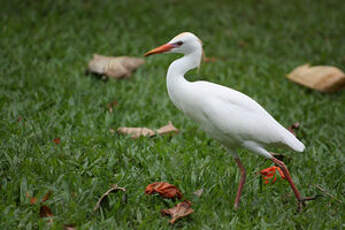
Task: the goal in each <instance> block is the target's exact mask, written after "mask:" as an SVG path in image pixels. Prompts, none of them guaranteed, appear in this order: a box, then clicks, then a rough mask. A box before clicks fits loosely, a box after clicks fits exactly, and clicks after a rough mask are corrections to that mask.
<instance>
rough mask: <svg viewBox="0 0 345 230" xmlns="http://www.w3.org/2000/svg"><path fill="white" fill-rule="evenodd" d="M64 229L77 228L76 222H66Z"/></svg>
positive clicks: (72, 229)
mask: <svg viewBox="0 0 345 230" xmlns="http://www.w3.org/2000/svg"><path fill="white" fill-rule="evenodd" d="M63 229H64V230H75V229H76V227H75V224H65V225H64V226H63Z"/></svg>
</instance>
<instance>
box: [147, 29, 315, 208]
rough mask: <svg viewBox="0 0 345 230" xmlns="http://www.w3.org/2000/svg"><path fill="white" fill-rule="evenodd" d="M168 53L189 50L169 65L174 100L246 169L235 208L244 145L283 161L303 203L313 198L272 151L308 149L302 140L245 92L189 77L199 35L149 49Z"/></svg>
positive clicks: (199, 48)
mask: <svg viewBox="0 0 345 230" xmlns="http://www.w3.org/2000/svg"><path fill="white" fill-rule="evenodd" d="M163 52H166V53H182V54H184V56H183V57H181V58H179V59H177V60H175V61H174V62H173V63H171V65H170V66H169V69H168V73H167V87H168V93H169V97H170V99H171V101H172V102H173V103H174V104H175V106H176V107H177V108H179V109H180V110H181V111H183V112H184V113H185V114H186V115H187V116H189V117H190V118H191V119H192V120H194V121H195V122H197V123H198V124H199V125H200V127H201V129H202V130H204V131H205V132H206V133H207V134H208V135H209V136H211V137H213V138H214V139H216V140H218V141H219V142H220V143H222V144H223V145H224V146H225V147H226V148H227V150H228V152H229V153H231V155H232V156H233V157H234V159H235V161H236V163H237V166H238V167H239V169H240V171H241V178H240V183H239V186H238V190H237V195H236V199H235V204H234V207H235V209H236V208H237V207H238V205H239V202H240V197H241V192H242V189H243V185H244V183H245V180H246V170H245V168H244V167H243V165H242V163H241V160H240V157H239V156H238V154H237V152H236V151H237V149H239V148H245V149H248V150H250V151H251V152H254V153H257V154H259V155H261V156H264V157H265V158H267V159H270V160H271V161H273V162H274V163H275V164H276V165H278V166H279V167H280V168H281V169H282V171H283V173H284V175H285V177H286V179H287V180H288V182H289V184H290V186H291V188H292V190H293V192H294V194H295V196H296V198H297V201H298V204H299V207H301V205H302V204H304V201H305V200H308V199H310V198H302V197H301V195H300V192H299V191H298V190H297V188H296V186H295V184H294V182H293V181H292V178H291V176H290V173H289V171H288V169H287V167H286V166H285V164H284V162H282V161H280V160H278V159H276V158H275V157H274V156H273V155H272V154H271V153H270V152H268V151H267V148H268V147H269V146H280V147H287V148H289V149H291V150H294V151H297V152H303V151H304V148H305V147H304V144H303V143H301V142H300V141H299V140H298V139H297V138H296V137H295V136H294V135H293V134H291V133H290V132H289V131H288V130H287V129H285V128H284V127H283V126H281V125H280V124H279V123H278V122H277V121H276V120H275V119H274V118H273V117H272V116H271V115H270V114H269V113H268V112H267V111H266V110H265V109H264V108H263V107H261V106H260V105H259V104H258V103H257V102H256V101H254V100H253V99H251V98H250V97H248V96H246V95H245V94H243V93H240V92H238V91H236V90H234V89H231V88H228V87H225V86H221V85H217V84H214V83H211V82H207V81H196V82H189V81H187V80H186V79H185V78H184V74H185V73H186V72H188V71H189V70H191V69H194V68H196V67H198V66H199V65H200V62H201V59H202V53H203V50H202V43H201V41H200V39H199V38H198V37H197V36H195V35H194V34H192V33H190V32H184V33H181V34H179V35H177V36H176V37H174V38H173V39H172V40H171V41H169V42H168V43H166V44H164V45H162V46H159V47H157V48H155V49H153V50H151V51H149V52H147V53H145V56H149V55H152V54H158V53H163Z"/></svg>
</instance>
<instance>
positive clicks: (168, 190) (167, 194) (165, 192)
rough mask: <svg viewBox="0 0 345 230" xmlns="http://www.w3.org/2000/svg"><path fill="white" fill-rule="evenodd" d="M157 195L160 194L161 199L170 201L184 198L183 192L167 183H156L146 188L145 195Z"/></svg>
mask: <svg viewBox="0 0 345 230" xmlns="http://www.w3.org/2000/svg"><path fill="white" fill-rule="evenodd" d="M155 193H158V194H159V195H160V196H161V197H163V198H168V199H175V198H178V199H181V198H182V196H183V195H182V193H181V191H180V190H179V189H178V188H177V187H176V186H175V185H172V184H169V183H167V182H155V183H152V184H149V185H148V186H147V187H146V189H145V194H148V195H152V194H155Z"/></svg>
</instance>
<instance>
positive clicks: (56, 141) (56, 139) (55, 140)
mask: <svg viewBox="0 0 345 230" xmlns="http://www.w3.org/2000/svg"><path fill="white" fill-rule="evenodd" d="M53 142H54V143H55V144H57V145H58V144H60V142H61V140H60V138H59V137H57V138H54V140H53Z"/></svg>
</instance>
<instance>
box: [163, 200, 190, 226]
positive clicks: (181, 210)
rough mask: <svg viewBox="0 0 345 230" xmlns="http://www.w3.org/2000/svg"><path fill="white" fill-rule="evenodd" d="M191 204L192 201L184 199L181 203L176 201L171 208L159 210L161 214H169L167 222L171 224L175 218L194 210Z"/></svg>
mask: <svg viewBox="0 0 345 230" xmlns="http://www.w3.org/2000/svg"><path fill="white" fill-rule="evenodd" d="M191 206H192V202H190V201H189V200H185V201H183V202H181V203H178V204H177V205H176V206H175V207H173V208H169V209H163V210H161V213H162V215H169V216H171V217H172V218H171V220H170V221H169V222H170V223H171V224H174V223H175V222H176V220H178V219H181V218H182V217H185V216H188V215H190V214H192V213H193V212H194V210H193V209H192V208H191Z"/></svg>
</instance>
